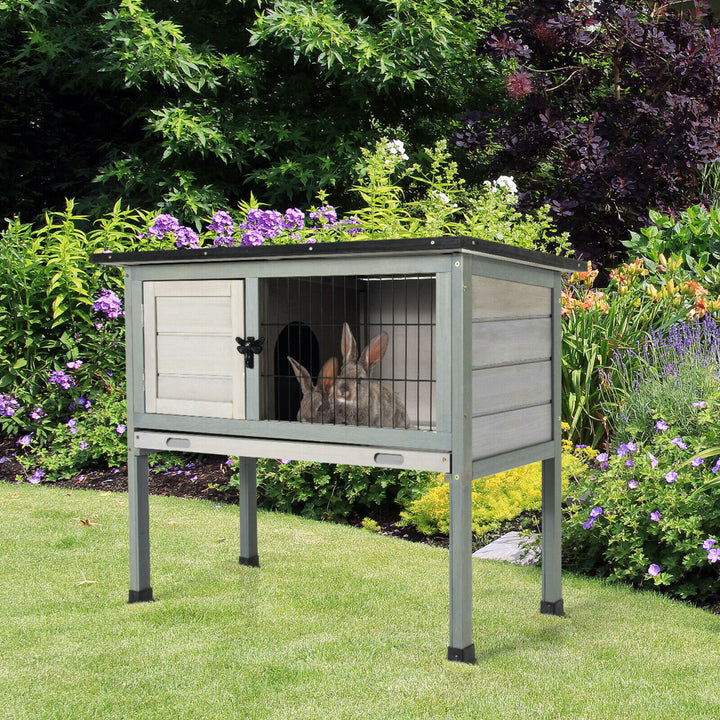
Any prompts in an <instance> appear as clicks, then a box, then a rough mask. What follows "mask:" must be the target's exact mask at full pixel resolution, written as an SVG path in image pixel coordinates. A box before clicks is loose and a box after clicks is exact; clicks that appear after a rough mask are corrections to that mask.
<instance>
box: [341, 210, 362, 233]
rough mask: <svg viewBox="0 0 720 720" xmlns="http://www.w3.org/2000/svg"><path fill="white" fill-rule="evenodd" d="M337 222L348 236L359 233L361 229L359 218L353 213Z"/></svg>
mask: <svg viewBox="0 0 720 720" xmlns="http://www.w3.org/2000/svg"><path fill="white" fill-rule="evenodd" d="M339 224H340V225H342V226H343V230H344V231H345V232H346V233H347V234H348V235H350V236H353V235H359V234H360V233H361V232H362V230H363V229H362V225H361V224H360V218H359V217H356V216H355V215H350V217H347V218H343V219H342V220H341V221H340V223H339Z"/></svg>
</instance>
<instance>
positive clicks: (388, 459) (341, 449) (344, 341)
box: [92, 237, 581, 662]
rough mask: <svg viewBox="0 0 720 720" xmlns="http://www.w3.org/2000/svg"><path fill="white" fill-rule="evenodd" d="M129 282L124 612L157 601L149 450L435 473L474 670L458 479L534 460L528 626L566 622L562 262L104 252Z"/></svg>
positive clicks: (463, 645)
mask: <svg viewBox="0 0 720 720" xmlns="http://www.w3.org/2000/svg"><path fill="white" fill-rule="evenodd" d="M92 260H93V261H94V262H97V263H101V264H103V265H117V266H121V267H122V268H123V269H124V274H125V303H126V307H125V309H126V328H127V336H126V342H127V381H128V398H127V404H128V438H129V461H128V481H129V493H130V596H129V599H130V601H131V602H136V601H144V600H152V599H153V591H152V588H151V584H150V544H149V507H148V463H147V456H148V453H150V452H157V451H162V450H174V451H187V452H197V453H210V454H222V455H231V456H237V457H239V458H240V562H241V563H243V564H246V565H253V566H258V565H259V560H258V547H257V509H256V508H257V505H256V475H255V461H256V458H258V457H269V458H278V459H280V458H282V459H287V460H312V461H320V462H330V463H344V464H355V465H367V466H381V467H392V468H401V469H408V468H409V469H418V470H431V471H438V472H443V473H445V478H446V480H447V482H448V483H449V486H450V608H449V614H450V638H449V646H448V658H449V659H451V660H458V661H465V662H473V661H474V658H475V649H474V645H473V641H472V544H471V540H472V530H471V521H472V517H471V482H472V479H473V478H477V477H483V476H486V475H489V474H492V473H495V472H499V471H501V470H506V469H510V468H513V467H518V466H520V465H524V464H527V463H530V462H535V461H542V463H543V464H542V468H543V474H542V476H543V480H542V483H543V487H542V490H543V507H542V516H543V527H542V557H543V564H542V597H541V604H540V609H541V612H545V613H552V614H562V612H563V602H562V595H561V582H560V557H561V544H560V440H561V438H560V371H561V366H560V354H561V343H560V333H561V328H560V284H561V274H562V273H564V272H572V271H577V270H579V269H581V266H580V264H579V263H578V262H577V261H575V260H570V259H567V258H560V257H556V256H553V255H548V254H545V253H540V252H536V251H530V250H524V249H520V248H515V247H511V246H507V245H501V244H498V243H492V242H487V241H482V240H478V239H474V238H469V237H437V238H424V239H412V240H405V239H403V240H388V241H368V242H342V243H327V244H306V245H285V246H260V247H235V248H205V249H203V248H200V249H193V250H177V251H150V252H136V253H104V254H96V255H93V256H92Z"/></svg>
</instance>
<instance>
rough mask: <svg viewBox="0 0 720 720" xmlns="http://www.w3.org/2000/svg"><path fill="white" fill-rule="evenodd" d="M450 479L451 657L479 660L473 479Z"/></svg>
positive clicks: (465, 477) (449, 477)
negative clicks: (474, 602)
mask: <svg viewBox="0 0 720 720" xmlns="http://www.w3.org/2000/svg"><path fill="white" fill-rule="evenodd" d="M447 479H448V480H449V482H450V645H449V647H448V660H456V661H459V662H466V663H473V662H475V645H474V644H473V642H472V479H471V474H470V475H464V476H453V475H450V476H447Z"/></svg>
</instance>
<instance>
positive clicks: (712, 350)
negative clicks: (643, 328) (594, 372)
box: [603, 316, 720, 442]
mask: <svg viewBox="0 0 720 720" xmlns="http://www.w3.org/2000/svg"><path fill="white" fill-rule="evenodd" d="M603 389H604V397H605V400H604V403H603V407H604V409H605V412H606V418H607V421H608V423H609V426H610V429H611V435H612V437H613V439H614V441H615V442H627V441H628V440H631V439H640V440H643V441H649V440H650V439H651V438H652V436H653V434H654V431H655V423H656V421H657V420H658V418H664V419H665V420H666V421H667V422H670V423H671V424H672V425H673V426H674V427H676V428H677V430H678V432H679V433H680V434H683V435H685V434H691V435H698V434H701V433H703V432H704V433H706V434H707V433H708V432H709V430H710V426H707V425H702V424H701V420H702V418H703V417H704V416H703V415H699V414H698V413H697V412H687V408H689V407H693V406H694V405H696V404H698V403H706V402H708V401H709V402H715V401H717V400H718V399H720V326H718V323H717V322H716V321H715V319H714V318H712V317H711V316H705V317H703V318H701V319H696V320H690V321H687V320H686V321H683V322H680V323H676V324H674V325H671V326H670V327H668V328H666V329H664V330H663V329H659V330H651V331H650V333H649V336H648V337H647V339H646V340H644V341H643V342H642V343H641V344H640V345H639V347H636V348H633V349H630V348H628V349H625V350H621V351H618V352H616V354H615V357H614V359H613V362H612V365H611V367H610V369H609V371H608V372H607V373H605V374H604V376H603ZM699 407H703V406H702V405H699Z"/></svg>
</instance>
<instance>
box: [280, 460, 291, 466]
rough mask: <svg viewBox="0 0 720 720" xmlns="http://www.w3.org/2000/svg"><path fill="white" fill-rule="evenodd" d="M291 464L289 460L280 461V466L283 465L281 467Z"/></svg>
mask: <svg viewBox="0 0 720 720" xmlns="http://www.w3.org/2000/svg"><path fill="white" fill-rule="evenodd" d="M289 462H290V461H289V460H281V461H280V464H281V465H287V464H288V463H289Z"/></svg>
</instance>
